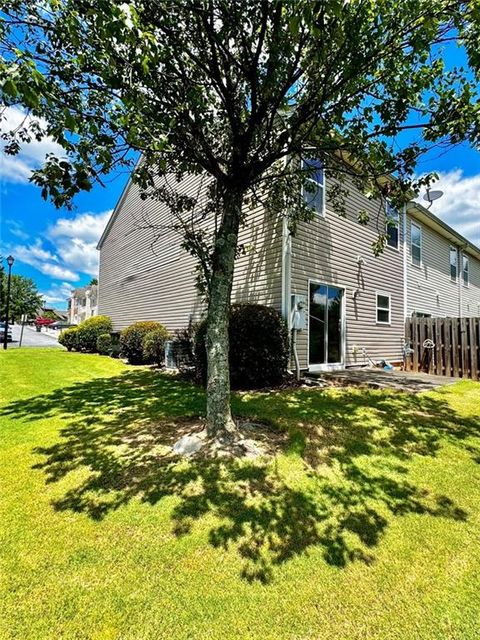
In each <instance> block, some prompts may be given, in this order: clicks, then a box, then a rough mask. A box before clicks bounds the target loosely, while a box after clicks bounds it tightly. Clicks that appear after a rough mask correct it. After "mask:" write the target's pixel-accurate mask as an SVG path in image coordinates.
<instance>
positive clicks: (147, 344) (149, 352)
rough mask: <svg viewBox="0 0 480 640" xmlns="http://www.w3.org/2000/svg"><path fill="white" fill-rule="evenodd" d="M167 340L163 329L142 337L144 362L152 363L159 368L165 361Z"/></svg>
mask: <svg viewBox="0 0 480 640" xmlns="http://www.w3.org/2000/svg"><path fill="white" fill-rule="evenodd" d="M168 338H169V335H168V331H167V330H166V329H165V327H161V328H158V329H154V330H153V331H149V332H148V333H146V334H145V335H144V337H143V341H142V347H143V358H144V360H145V361H146V362H154V363H155V364H158V365H159V366H160V365H162V364H163V362H164V360H165V341H166V340H167V339H168Z"/></svg>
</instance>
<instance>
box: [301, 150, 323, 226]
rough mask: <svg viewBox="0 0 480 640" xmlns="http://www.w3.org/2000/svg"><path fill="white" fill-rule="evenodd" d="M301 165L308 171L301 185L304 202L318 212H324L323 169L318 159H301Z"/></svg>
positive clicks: (321, 213)
mask: <svg viewBox="0 0 480 640" xmlns="http://www.w3.org/2000/svg"><path fill="white" fill-rule="evenodd" d="M302 167H303V168H304V169H306V170H307V171H308V177H307V179H306V181H305V184H304V185H303V187H302V196H303V200H304V202H305V204H306V205H307V206H309V207H310V208H311V209H313V210H314V211H316V212H317V213H319V214H320V215H322V216H323V215H324V214H325V171H324V169H323V164H322V162H321V161H320V160H303V161H302Z"/></svg>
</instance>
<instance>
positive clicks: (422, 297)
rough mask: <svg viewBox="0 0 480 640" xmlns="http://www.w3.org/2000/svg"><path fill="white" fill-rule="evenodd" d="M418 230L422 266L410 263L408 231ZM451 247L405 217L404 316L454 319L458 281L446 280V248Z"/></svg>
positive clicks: (425, 226) (410, 247)
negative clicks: (405, 283)
mask: <svg viewBox="0 0 480 640" xmlns="http://www.w3.org/2000/svg"><path fill="white" fill-rule="evenodd" d="M412 222H413V224H416V225H417V226H419V227H420V228H421V230H422V264H421V265H420V266H419V267H417V266H415V265H414V264H412V246H411V228H412ZM451 246H453V244H452V243H451V242H450V241H449V240H448V239H447V238H444V237H443V236H441V235H440V234H439V233H437V232H436V231H434V230H433V229H430V228H429V227H428V226H427V225H425V224H422V223H421V222H419V221H418V220H416V219H415V218H412V217H411V216H410V215H409V216H407V278H408V280H407V282H408V287H407V290H408V304H407V313H408V315H411V314H412V313H414V312H418V313H427V314H430V315H432V316H458V314H459V297H458V288H459V282H458V277H457V282H453V281H452V280H451V277H450V247H451Z"/></svg>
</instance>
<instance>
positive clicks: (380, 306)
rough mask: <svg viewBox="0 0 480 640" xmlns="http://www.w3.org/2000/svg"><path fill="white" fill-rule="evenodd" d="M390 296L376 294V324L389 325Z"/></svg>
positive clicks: (387, 294)
mask: <svg viewBox="0 0 480 640" xmlns="http://www.w3.org/2000/svg"><path fill="white" fill-rule="evenodd" d="M390 315H391V311H390V294H389V293H381V292H377V324H390Z"/></svg>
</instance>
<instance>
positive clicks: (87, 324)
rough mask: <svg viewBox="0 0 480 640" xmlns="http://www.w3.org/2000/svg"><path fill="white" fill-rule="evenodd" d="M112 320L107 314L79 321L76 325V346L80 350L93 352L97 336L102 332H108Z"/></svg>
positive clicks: (95, 347) (110, 328)
mask: <svg viewBox="0 0 480 640" xmlns="http://www.w3.org/2000/svg"><path fill="white" fill-rule="evenodd" d="M111 330H112V321H111V320H110V318H109V317H108V316H93V317H92V318H87V320H84V321H83V322H81V323H80V324H79V325H78V327H77V331H78V333H77V340H78V346H77V348H78V349H79V350H80V351H87V352H88V353H95V351H96V350H97V338H98V336H100V335H101V334H102V333H110V331H111Z"/></svg>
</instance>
